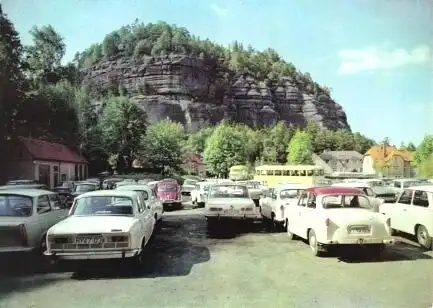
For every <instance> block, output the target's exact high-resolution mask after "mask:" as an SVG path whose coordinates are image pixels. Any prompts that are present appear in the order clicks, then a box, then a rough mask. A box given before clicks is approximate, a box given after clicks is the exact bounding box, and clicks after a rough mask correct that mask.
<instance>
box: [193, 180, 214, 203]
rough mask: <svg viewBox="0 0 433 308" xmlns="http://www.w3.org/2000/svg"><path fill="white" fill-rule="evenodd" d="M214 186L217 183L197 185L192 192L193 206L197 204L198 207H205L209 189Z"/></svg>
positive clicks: (204, 182) (199, 183)
mask: <svg viewBox="0 0 433 308" xmlns="http://www.w3.org/2000/svg"><path fill="white" fill-rule="evenodd" d="M213 184H215V183H214V182H209V181H203V182H198V183H196V184H195V188H194V189H193V190H192V191H191V200H192V204H197V206H198V207H204V206H205V203H206V198H207V193H208V191H209V187H210V186H211V185H213Z"/></svg>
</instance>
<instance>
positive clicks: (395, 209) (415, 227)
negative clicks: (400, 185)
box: [380, 185, 433, 249]
mask: <svg viewBox="0 0 433 308" xmlns="http://www.w3.org/2000/svg"><path fill="white" fill-rule="evenodd" d="M380 212H382V213H383V214H385V215H387V216H389V217H391V219H392V228H393V229H394V230H398V231H401V232H405V233H408V234H412V235H415V236H416V237H417V240H418V243H419V244H420V245H421V247H423V248H425V249H432V242H433V239H432V237H433V186H432V185H424V186H413V187H408V188H406V189H404V190H403V192H402V194H401V195H400V196H399V197H398V199H397V202H396V203H384V204H382V205H381V206H380Z"/></svg>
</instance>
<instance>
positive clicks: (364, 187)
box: [331, 182, 385, 209]
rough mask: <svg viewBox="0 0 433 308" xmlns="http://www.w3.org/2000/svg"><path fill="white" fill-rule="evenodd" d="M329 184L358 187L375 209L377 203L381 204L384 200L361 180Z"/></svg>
mask: <svg viewBox="0 0 433 308" xmlns="http://www.w3.org/2000/svg"><path fill="white" fill-rule="evenodd" d="M331 186H333V187H352V188H358V189H360V190H362V192H363V193H364V194H365V195H366V196H368V197H369V198H370V202H371V204H372V205H373V206H375V207H376V208H377V209H378V207H379V204H382V203H384V202H385V200H383V199H382V198H378V197H377V196H376V194H375V193H374V190H373V188H371V187H370V186H369V185H368V184H366V183H363V182H345V183H334V184H332V185H331Z"/></svg>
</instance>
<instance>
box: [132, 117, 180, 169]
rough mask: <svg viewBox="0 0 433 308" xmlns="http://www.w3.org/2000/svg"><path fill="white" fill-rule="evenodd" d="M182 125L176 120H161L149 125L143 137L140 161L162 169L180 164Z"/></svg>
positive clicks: (174, 167)
mask: <svg viewBox="0 0 433 308" xmlns="http://www.w3.org/2000/svg"><path fill="white" fill-rule="evenodd" d="M182 139H183V127H182V125H180V124H179V123H177V122H173V121H170V120H163V121H160V122H157V123H155V124H153V125H151V126H150V127H149V129H148V131H147V134H146V135H145V136H144V137H143V139H142V142H141V146H142V152H141V155H140V157H141V161H142V162H143V163H145V164H146V165H149V166H153V167H155V168H159V169H161V170H162V169H163V168H164V167H170V168H173V169H178V168H179V165H180V164H182Z"/></svg>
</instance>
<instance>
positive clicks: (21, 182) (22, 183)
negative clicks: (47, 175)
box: [6, 180, 39, 185]
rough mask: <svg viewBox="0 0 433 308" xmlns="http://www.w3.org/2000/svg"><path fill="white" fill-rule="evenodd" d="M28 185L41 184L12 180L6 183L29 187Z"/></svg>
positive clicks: (31, 181)
mask: <svg viewBox="0 0 433 308" xmlns="http://www.w3.org/2000/svg"><path fill="white" fill-rule="evenodd" d="M28 184H39V183H38V181H36V180H12V181H7V182H6V185H28Z"/></svg>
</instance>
